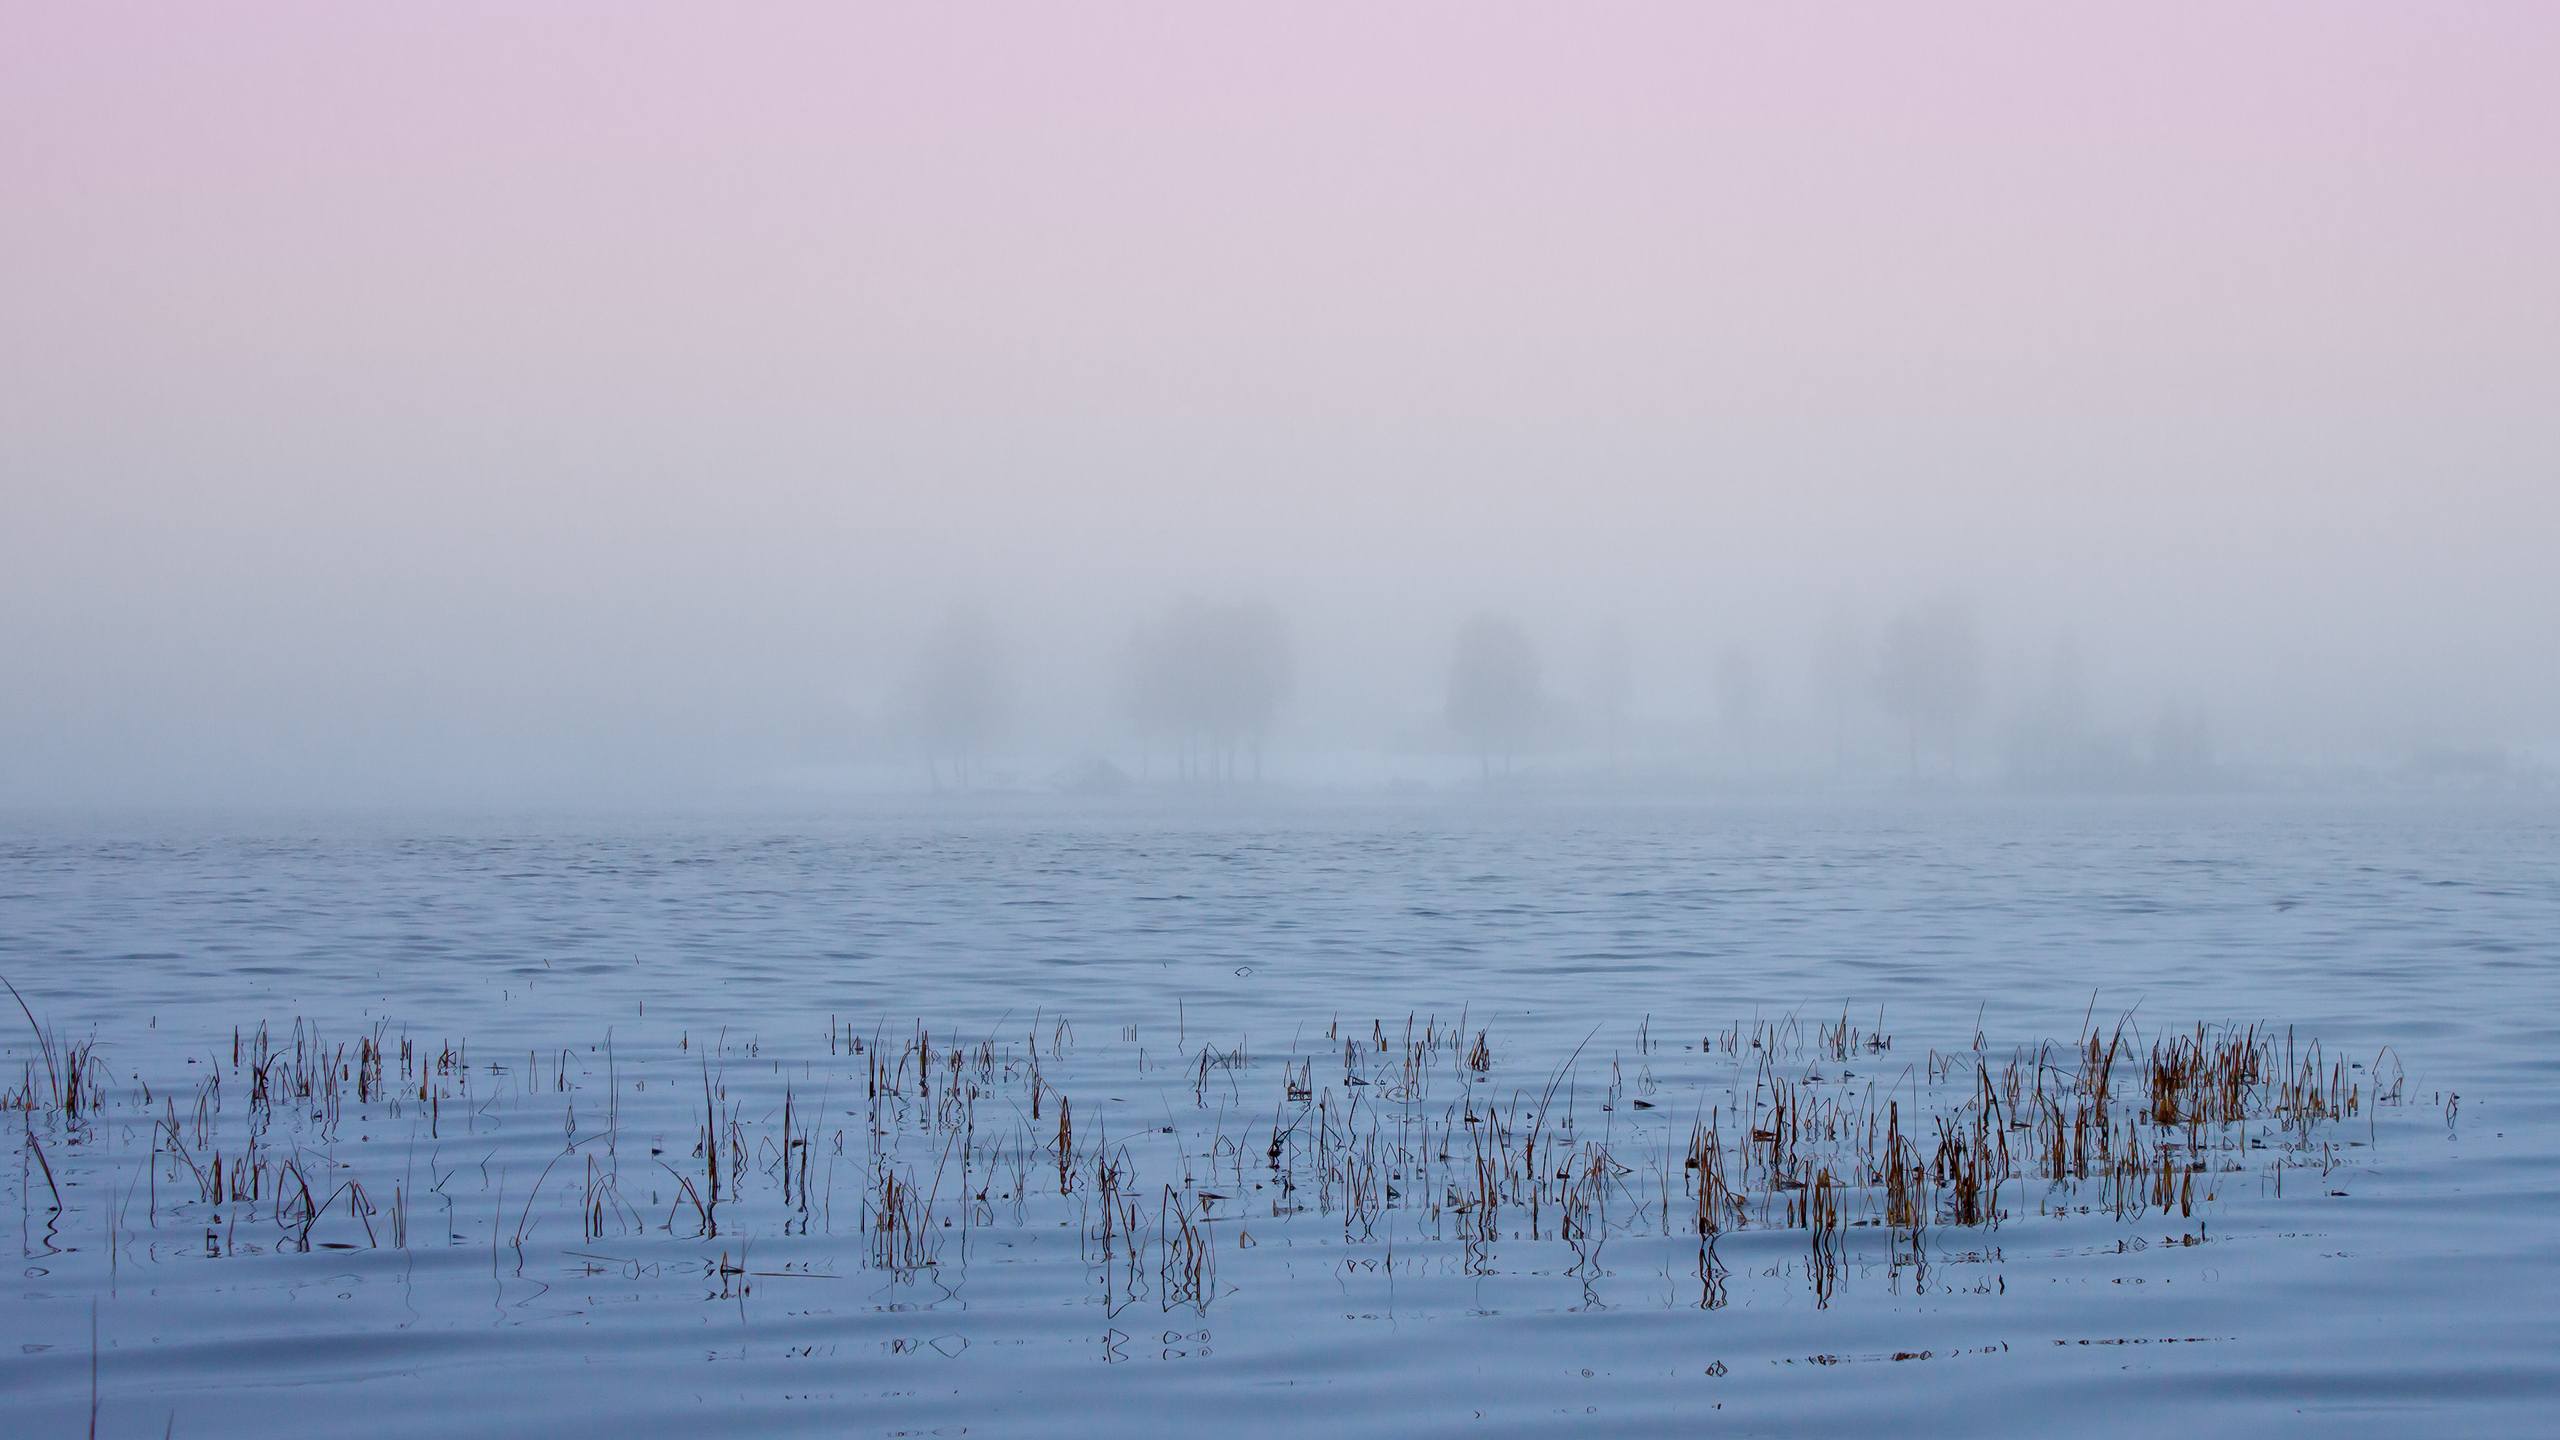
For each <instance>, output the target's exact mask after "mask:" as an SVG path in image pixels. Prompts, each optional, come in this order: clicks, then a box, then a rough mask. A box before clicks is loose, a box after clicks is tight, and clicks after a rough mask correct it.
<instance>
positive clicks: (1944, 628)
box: [1876, 596, 1982, 776]
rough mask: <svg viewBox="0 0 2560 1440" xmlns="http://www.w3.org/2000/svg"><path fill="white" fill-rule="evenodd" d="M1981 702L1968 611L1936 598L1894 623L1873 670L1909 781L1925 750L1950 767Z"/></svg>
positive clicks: (1978, 653)
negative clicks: (1906, 758) (1905, 753)
mask: <svg viewBox="0 0 2560 1440" xmlns="http://www.w3.org/2000/svg"><path fill="white" fill-rule="evenodd" d="M1981 698H1982V643H1981V640H1980V638H1979V637H1978V636H1977V635H1976V633H1975V630H1974V623H1973V611H1972V609H1971V608H1970V607H1968V606H1967V605H1966V604H1965V603H1964V602H1963V601H1962V600H1960V599H1958V598H1956V597H1954V596H1940V597H1938V598H1936V599H1933V600H1927V601H1923V602H1921V603H1919V604H1915V605H1912V606H1909V607H1907V608H1905V609H1904V610H1903V611H1902V613H1901V614H1899V615H1896V616H1895V617H1894V619H1893V623H1892V624H1891V625H1890V626H1888V627H1887V628H1886V630H1885V637H1884V649H1883V653H1882V655H1881V656H1880V657H1879V660H1878V663H1877V667H1876V702H1877V704H1878V705H1880V706H1882V707H1883V709H1884V712H1885V714H1886V715H1887V716H1889V717H1891V718H1892V719H1893V720H1894V721H1895V722H1896V723H1898V724H1899V725H1901V726H1902V727H1903V732H1904V736H1905V741H1906V744H1907V746H1908V750H1909V755H1910V764H1911V773H1912V774H1913V775H1915V776H1916V775H1918V774H1919V773H1920V754H1921V751H1922V749H1923V747H1924V746H1925V747H1926V748H1928V749H1931V750H1934V751H1937V752H1939V753H1941V754H1943V755H1945V756H1946V757H1947V758H1948V760H1949V762H1950V763H1952V762H1953V761H1954V759H1955V757H1956V754H1957V750H1958V747H1959V746H1960V744H1961V742H1962V741H1963V738H1964V731H1965V727H1966V726H1967V725H1968V724H1970V723H1971V722H1972V719H1973V712H1974V709H1975V707H1976V706H1977V705H1978V704H1979V703H1980V701H1981Z"/></svg>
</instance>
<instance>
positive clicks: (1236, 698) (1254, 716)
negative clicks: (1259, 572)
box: [1122, 599, 1294, 780]
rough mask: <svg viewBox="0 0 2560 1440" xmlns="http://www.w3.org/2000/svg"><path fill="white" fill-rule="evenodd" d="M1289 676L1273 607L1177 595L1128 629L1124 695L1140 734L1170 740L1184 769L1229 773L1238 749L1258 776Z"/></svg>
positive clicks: (1191, 773)
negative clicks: (1133, 630)
mask: <svg viewBox="0 0 2560 1440" xmlns="http://www.w3.org/2000/svg"><path fill="white" fill-rule="evenodd" d="M1293 677H1294V662H1293V657H1292V655H1291V651H1290V646H1289V635H1288V630H1287V627H1286V626H1285V625H1284V624H1283V623H1282V622H1281V619H1280V616H1279V612H1277V611H1275V610H1273V609H1272V608H1271V607H1270V606H1268V605H1264V604H1259V603H1236V604H1213V603H1211V602H1208V601H1203V600H1198V599H1184V600H1180V601H1177V602H1176V603H1175V604H1174V605H1173V606H1172V607H1171V608H1170V609H1169V610H1168V611H1167V612H1166V613H1165V614H1164V616H1163V617H1161V618H1160V619H1159V620H1157V621H1156V622H1155V623H1153V624H1150V625H1146V626H1142V627H1141V628H1140V629H1139V630H1138V632H1137V634H1136V635H1135V636H1134V637H1133V639H1132V641H1131V644H1130V648H1129V655H1128V658H1127V661H1126V666H1125V670H1124V673H1123V681H1122V685H1123V704H1124V708H1125V710H1126V711H1127V713H1128V715H1129V718H1130V720H1131V722H1132V723H1133V724H1134V725H1135V726H1136V727H1137V729H1138V732H1139V735H1140V737H1141V741H1142V743H1143V742H1145V741H1148V740H1153V739H1168V740H1171V741H1172V742H1173V744H1174V747H1175V773H1176V774H1178V775H1180V776H1181V777H1183V778H1185V779H1217V780H1233V779H1235V778H1236V775H1237V770H1238V760H1239V752H1244V753H1249V754H1250V755H1251V757H1252V762H1253V777H1254V778H1255V779H1256V780H1260V779H1261V778H1262V760H1263V748H1264V745H1265V743H1266V742H1267V740H1268V739H1269V737H1270V732H1271V727H1272V725H1273V723H1274V722H1275V721H1277V720H1278V718H1279V715H1280V710H1281V707H1282V706H1283V705H1284V704H1285V703H1286V702H1287V700H1288V695H1289V689H1290V685H1291V682H1292V679H1293Z"/></svg>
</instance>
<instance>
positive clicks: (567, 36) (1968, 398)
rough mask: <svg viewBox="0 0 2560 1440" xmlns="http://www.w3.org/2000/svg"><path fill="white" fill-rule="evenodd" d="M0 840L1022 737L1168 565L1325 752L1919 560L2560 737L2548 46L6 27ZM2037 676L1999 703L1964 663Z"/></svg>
mask: <svg viewBox="0 0 2560 1440" xmlns="http://www.w3.org/2000/svg"><path fill="white" fill-rule="evenodd" d="M5 28H6V34H7V38H6V41H5V43H0V204H5V206H6V212H5V224H0V801H12V800H37V801H62V800H68V801H75V802H76V801H82V800H88V799H116V800H149V799H155V798H185V799H195V798H261V797H292V798H312V797H322V798H361V797H367V796H417V795H448V794H451V795H469V796H473V797H501V796H507V795H514V794H527V793H542V794H584V793H596V794H612V795H621V796H635V795H636V796H643V797H645V796H649V795H652V794H655V793H659V792H660V791H661V790H662V789H663V790H665V791H667V792H669V793H673V792H675V791H676V790H679V789H684V790H687V791H690V790H691V789H694V788H698V787H702V786H706V785H707V786H715V787H716V786H717V785H721V784H727V783H731V782H732V781H738V780H742V779H744V780H754V779H758V778H761V777H768V776H770V775H772V774H774V773H777V772H780V771H783V770H786V769H789V768H790V767H793V766H800V765H805V764H808V763H812V762H813V761H824V760H826V759H828V758H830V757H831V756H835V755H837V754H838V752H841V753H842V754H843V755H848V756H854V757H856V758H858V757H859V755H860V754H861V751H862V745H863V744H864V743H865V742H864V741H863V740H862V739H861V737H862V736H864V735H865V734H867V733H871V732H872V731H875V730H876V729H877V726H878V719H877V717H878V715H879V714H880V712H881V708H882V707H883V706H884V705H885V704H886V703H887V701H886V700H885V698H884V697H885V691H886V687H887V686H888V685H889V683H890V681H889V679H888V678H887V677H890V676H892V675H893V674H894V673H897V672H898V671H899V670H900V669H901V667H903V666H904V665H905V663H906V657H907V656H908V654H909V652H910V651H911V650H912V649H913V647H914V646H915V645H916V644H917V642H918V638H919V637H920V636H921V635H923V634H925V633H926V632H927V631H928V630H929V628H930V627H931V625H932V624H933V623H934V620H935V618H936V617H937V616H939V615H941V614H942V613H944V611H945V610H946V609H947V607H948V606H950V604H951V603H952V602H953V601H954V600H955V599H965V600H969V601H972V602H975V603H978V604H981V605H983V606H984V607H985V609H986V611H987V613H988V614H989V615H990V616H991V617H992V618H993V620H994V621H995V623H996V624H997V625H998V626H999V627H1000V628H1001V629H1002V630H1003V631H1004V632H1005V633H1006V634H1007V635H1008V637H1009V644H1010V646H1011V651H1012V653H1013V655H1014V656H1015V657H1016V658H1015V666H1016V670H1017V671H1018V675H1017V679H1018V682H1019V685H1020V687H1021V688H1022V689H1023V690H1024V691H1025V692H1026V693H1027V694H1035V695H1037V696H1040V697H1042V698H1041V701H1040V703H1038V704H1036V705H1035V704H1026V705H1025V706H1024V710H1025V712H1026V718H1025V720H1024V721H1023V723H1022V725H1021V726H1020V727H1019V729H1018V732H1017V738H1016V741H1015V743H1016V745H1017V746H1018V747H1019V748H1021V749H1022V750H1024V751H1025V752H1038V753H1040V754H1042V755H1045V756H1050V757H1055V758H1067V757H1072V756H1073V755H1076V754H1080V753H1084V752H1087V751H1106V750H1108V749H1109V748H1110V747H1111V745H1112V744H1113V743H1114V738H1113V735H1112V733H1111V727H1110V722H1109V705H1108V702H1107V700H1106V699H1105V698H1104V696H1103V692H1104V691H1105V689H1106V688H1107V684H1106V681H1105V680H1104V679H1103V678H1102V677H1103V675H1104V672H1105V671H1106V670H1107V668H1108V663H1109V661H1108V657H1109V655H1110V654H1111V652H1112V649H1113V647H1114V646H1115V645H1116V644H1117V643H1119V641H1120V640H1121V638H1122V637H1123V636H1124V635H1125V634H1126V632H1127V631H1128V629H1129V627H1130V625H1131V624H1132V623H1133V622H1134V621H1135V620H1136V619H1137V618H1138V617H1139V616H1141V615H1142V614H1145V613H1147V612H1149V611H1151V610H1153V609H1155V608H1157V607H1160V606H1162V605H1164V604H1165V603H1167V602H1168V601H1170V600H1171V599H1173V598H1175V597H1176V596H1178V595H1181V594H1183V593H1186V592H1191V593H1199V594H1205V595H1210V596H1213V597H1219V598H1249V599H1262V600H1268V601H1270V602H1272V603H1273V604H1275V605H1276V606H1278V607H1279V608H1280V609H1281V611H1282V612H1283V613H1284V614H1286V615H1287V616H1288V617H1289V621H1290V624H1291V628H1292V632H1293V635H1294V637H1295V642H1296V648H1297V652H1298V686H1297V693H1296V696H1295V698H1294V700H1293V704H1292V709H1291V712H1290V719H1289V721H1288V733H1289V736H1290V737H1292V738H1294V740H1295V742H1296V744H1297V746H1298V748H1299V749H1300V750H1302V751H1314V750H1320V749H1321V750H1347V749H1357V748H1360V747H1363V746H1379V745H1387V744H1391V743H1394V742H1395V740H1396V738H1397V737H1399V736H1410V735H1411V734H1412V733H1414V731H1415V726H1416V725H1417V724H1418V723H1420V722H1419V718H1418V717H1427V716H1429V715H1431V714H1433V713H1434V712H1435V709H1436V707H1437V706H1438V705H1439V703H1440V685H1441V676H1442V673H1443V670H1444V668H1445V664H1446V660H1445V657H1446V655H1447V653H1448V649H1449V645H1450V641H1451V636H1452V635H1453V633H1454V632H1455V631H1456V629H1457V627H1458V626H1459V624H1460V623H1461V622H1462V621H1463V620H1464V619H1465V618H1466V617H1467V616H1468V615H1469V614H1471V613H1473V612H1475V611H1478V610H1480V609H1487V608H1491V609H1498V610H1504V611H1508V612H1510V613H1513V614H1516V615H1518V616H1519V617H1520V618H1521V619H1522V621H1523V622H1524V624H1525V625H1526V626H1527V628H1528V629H1529V630H1530V631H1531V633H1532V634H1533V635H1534V636H1535V637H1536V638H1537V640H1538V642H1539V644H1540V646H1541V648H1542V649H1543V650H1544V652H1545V654H1546V656H1547V662H1548V668H1549V670H1550V672H1551V675H1552V677H1553V679H1554V681H1555V683H1556V684H1557V686H1558V687H1559V688H1563V689H1570V688H1571V686H1572V685H1573V684H1574V676H1575V675H1576V673H1577V665H1578V663H1579V662H1578V661H1577V659H1576V656H1577V655H1578V654H1580V653H1582V651H1583V650H1585V649H1588V648H1589V646H1590V644H1591V637H1593V636H1594V635H1595V634H1600V633H1603V632H1605V631H1606V630H1607V629H1608V628H1609V627H1611V626H1612V625H1616V626H1621V627H1623V631H1624V633H1625V634H1626V635H1627V636H1628V639H1629V645H1630V649H1631V653H1632V655H1633V658H1634V662H1635V668H1636V672H1637V677H1638V678H1637V681H1636V685H1635V698H1634V701H1633V704H1634V708H1635V710H1636V711H1637V712H1639V713H1641V714H1644V715H1647V716H1650V717H1652V718H1653V720H1654V721H1655V722H1657V723H1659V724H1663V725H1672V724H1677V723H1680V720H1681V717H1683V716H1688V715H1704V714H1706V713H1708V712H1709V710H1710V709H1711V708H1712V705H1713V703H1714V701H1713V699H1712V696H1711V689H1712V673H1713V671H1714V668H1715V665H1716V662H1717V657H1718V656H1719V655H1720V654H1722V653H1725V652H1727V651H1730V650H1733V649H1736V648H1740V649H1742V650H1745V651H1747V652H1748V653H1749V654H1751V655H1752V656H1754V657H1755V658H1756V660H1757V663H1758V665H1759V666H1760V668H1761V670H1762V671H1763V672H1764V673H1765V675H1766V677H1767V678H1766V688H1767V690H1768V692H1769V697H1770V698H1769V702H1768V703H1769V704H1770V705H1771V706H1772V707H1773V708H1778V709H1784V708H1785V707H1786V706H1788V705H1790V704H1794V703H1797V701H1798V700H1799V699H1800V698H1801V696H1802V693H1803V691H1804V689H1805V686H1806V680H1805V678H1804V677H1805V675H1806V670H1807V665H1808V663H1809V659H1808V657H1809V656H1810V654H1811V651H1812V646H1813V643H1814V637H1815V635H1816V633H1817V632H1818V630H1819V629H1820V627H1821V625H1822V622H1823V619H1824V617H1825V615H1826V614H1833V613H1838V614H1843V615H1848V616H1851V617H1853V618H1854V619H1855V621H1856V623H1858V624H1861V625H1873V624H1876V623H1880V622H1881V621H1882V620H1883V619H1884V618H1885V617H1887V616H1889V615H1890V614H1891V613H1893V611H1894V610H1895V609H1896V608H1897V607H1899V606H1902V605H1906V604H1909V603H1912V602H1914V601H1915V600H1917V599H1920V598H1923V597H1927V596H1933V595H1940V594H1956V595H1960V596H1962V597H1964V599H1965V601H1966V603H1968V604H1969V605H1970V606H1971V607H1972V608H1973V610H1974V612H1975V613H1976V614H1978V616H1979V618H1980V623H1981V630H1982V636H1983V645H1984V651H1985V657H1986V662H1987V664H1988V666H1989V668H1990V671H1991V673H1992V674H1993V676H1994V677H1995V682H1994V683H1995V694H1994V696H1993V699H1992V700H1991V702H1990V705H1989V708H1988V709H1987V710H1986V714H1985V719H1984V722H1983V725H1984V728H1985V729H1986V730H1987V729H1990V728H1993V727H1994V725H1995V723H1996V715H1997V712H1998V707H1999V704H2000V700H1999V697H1998V693H1997V688H1996V687H1997V686H1998V685H2000V684H2008V685H2010V686H2011V687H2012V688H2017V687H2021V686H2025V685H2028V684H2031V683H2032V682H2031V680H2023V679H2019V678H2016V677H2019V676H2024V675H2030V674H2031V672H2032V668H2033V661H2034V658H2035V657H2041V656H2044V655H2046V654H2048V653H2050V652H2051V651H2052V650H2053V648H2054V647H2055V646H2056V645H2057V643H2060V642H2062V641H2063V640H2064V639H2065V638H2066V637H2067V638H2068V641H2069V643H2070V644H2072V645H2073V646H2074V647H2076V649H2077V651H2078V652H2079V653H2080V654H2081V655H2082V656H2083V657H2084V659H2085V664H2086V668H2087V672H2088V675H2089V681H2090V688H2091V690H2092V693H2093V695H2094V696H2095V697H2096V700H2097V703H2098V704H2099V705H2100V706H2101V707H2102V708H2104V709H2105V710H2106V711H2107V712H2108V713H2109V714H2111V715H2120V716H2121V717H2123V723H2124V724H2126V725H2128V726H2136V727H2138V726H2141V725H2146V724H2148V723H2149V717H2150V716H2151V715H2152V714H2153V713H2154V712H2155V711H2156V710H2157V708H2158V707H2159V706H2161V705H2163V704H2165V703H2172V702H2174V703H2180V704H2192V705H2198V706H2201V707H2204V708H2205V709H2206V710H2208V711H2209V712H2211V714H2212V715H2213V716H2214V720H2215V725H2216V729H2217V732H2218V733H2219V734H2220V735H2221V736H2222V737H2223V740H2224V744H2225V745H2226V746H2227V747H2228V748H2230V749H2232V750H2234V751H2239V752H2245V753H2255V754H2266V755H2274V756H2284V755H2292V754H2302V755H2311V756H2324V755H2337V754H2348V753H2365V752H2368V751H2374V750H2377V749H2388V748H2389V747H2394V746H2408V745H2415V744H2462V745H2509V746H2519V747H2542V749H2543V750H2544V752H2545V753H2560V751H2555V750H2554V747H2555V742H2560V646H2555V643H2554V639H2553V634H2554V618H2555V615H2560V579H2556V578H2555V570H2560V567H2555V564H2554V551H2555V549H2560V546H2556V545H2555V541H2560V161H2556V160H2555V158H2554V157H2555V156H2560V84H2555V83H2554V82H2553V77H2554V76H2555V75H2560V7H2554V6H2550V5H2543V4H2530V3H2515V4H2405V3H2395V4H2357V3H2340V0H2322V3H2302V4H2236V5H2235V4H2228V3H2211V4H2144V5H2112V6H2082V5H2073V4H2054V3H2050V0H2044V3H2021V4H1999V5H1962V4H1958V5H1930V6H1919V5H1899V4H1876V5H1854V6H1837V5H1812V4H1804V5H1798V4H1788V5H1738V4H1737V5H1715V4H1703V3H1691V4H1674V5H1663V6H1638V5H1606V4H1602V5H1557V6H1548V7H1536V8H1535V9H1533V7H1529V6H1460V5H1448V6H1439V5H1395V6H1378V5H1346V6H1329V5H1318V6H1304V5H1293V6H1286V7H1242V6H1224V5H1200V4H1175V5H1165V6H1141V5H1127V4H1112V5H1103V6H1062V5H1047V6H947V5H930V6H899V7H889V6H876V7H875V6H856V5H838V4H823V5H807V6H799V5H765V6H753V7H705V6H701V5H651V4H633V3H628V0H616V3H604V4H544V5H538V6H526V5H503V4H488V5H470V4H437V5H431V6H430V5H419V6H388V5H344V4H312V5H280V4H263V3H251V4H240V5H225V6H205V5H166V6H125V5H117V4H107V3H81V4H72V5H34V4H24V5H18V6H14V7H11V9H10V12H9V15H8V18H7V22H6V27H5ZM2003 676H2006V677H2010V678H2008V679H2006V680H2001V679H1999V678H1998V677H2003Z"/></svg>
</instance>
